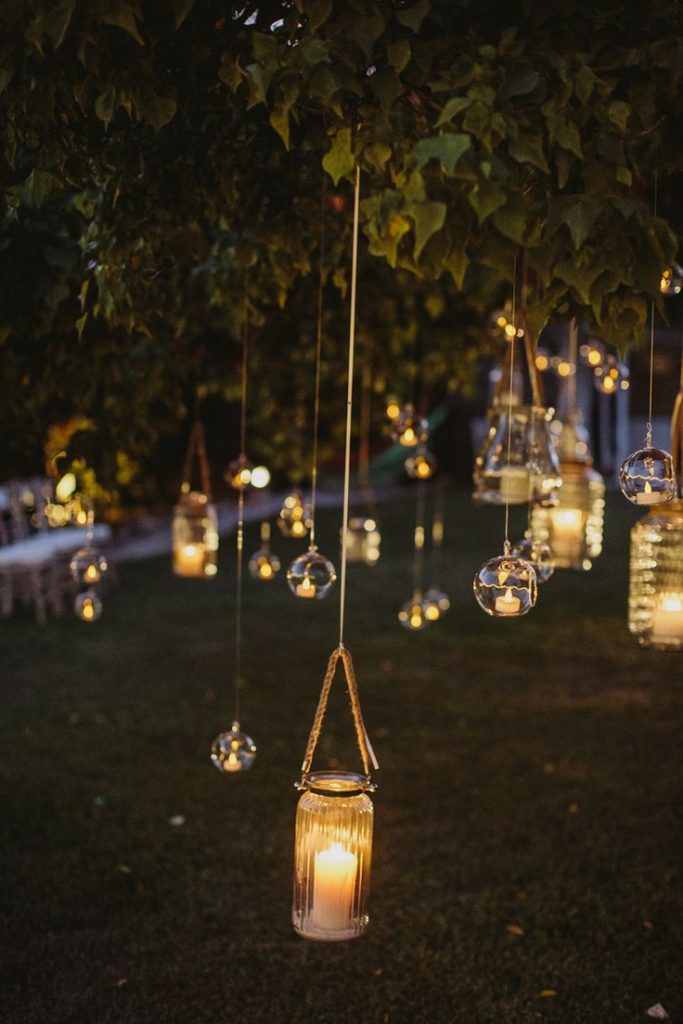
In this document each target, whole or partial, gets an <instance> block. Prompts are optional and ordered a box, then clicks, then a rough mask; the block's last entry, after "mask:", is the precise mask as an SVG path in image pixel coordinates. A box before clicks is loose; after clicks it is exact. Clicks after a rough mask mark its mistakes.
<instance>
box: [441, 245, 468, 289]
mask: <svg viewBox="0 0 683 1024" xmlns="http://www.w3.org/2000/svg"><path fill="white" fill-rule="evenodd" d="M469 265H470V261H469V257H468V255H467V251H466V250H465V248H464V247H463V248H458V247H454V248H453V249H451V251H450V253H449V254H448V256H447V257H446V259H445V260H444V267H445V269H446V270H447V271H448V272H449V273H450V275H451V277H452V278H453V280H454V281H455V286H456V288H458V289H462V286H463V284H464V281H465V274H466V273H467V268H468V266H469Z"/></svg>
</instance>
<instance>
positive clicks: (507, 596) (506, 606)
mask: <svg viewBox="0 0 683 1024" xmlns="http://www.w3.org/2000/svg"><path fill="white" fill-rule="evenodd" d="M520 607H521V601H520V600H519V598H518V597H515V596H514V594H513V593H512V590H511V589H510V587H508V588H507V589H506V591H505V593H504V594H503V596H502V597H497V598H496V611H497V612H498V614H499V615H518V614H519V609H520Z"/></svg>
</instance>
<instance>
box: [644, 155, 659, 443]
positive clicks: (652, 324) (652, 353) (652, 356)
mask: <svg viewBox="0 0 683 1024" xmlns="http://www.w3.org/2000/svg"><path fill="white" fill-rule="evenodd" d="M658 190H659V168H658V167H655V183H654V197H653V203H652V213H653V216H654V217H656V216H657V199H658ZM654 372H655V300H654V299H653V300H652V302H651V303H650V382H649V396H648V414H647V432H646V437H645V446H646V448H651V447H652V396H653V392H654Z"/></svg>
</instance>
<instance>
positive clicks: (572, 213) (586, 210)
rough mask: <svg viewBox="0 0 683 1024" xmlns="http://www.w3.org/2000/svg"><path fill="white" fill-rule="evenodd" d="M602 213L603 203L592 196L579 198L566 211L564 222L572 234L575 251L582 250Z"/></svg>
mask: <svg viewBox="0 0 683 1024" xmlns="http://www.w3.org/2000/svg"><path fill="white" fill-rule="evenodd" d="M601 211H602V203H601V202H600V200H599V199H593V198H592V197H591V196H579V197H577V198H576V199H575V201H574V202H573V203H572V204H571V205H569V206H568V207H567V209H566V210H565V211H564V215H563V217H562V220H563V221H564V223H565V224H566V225H567V227H568V228H569V231H570V232H571V236H572V241H573V243H574V248H575V249H580V248H581V246H582V245H583V243H584V242H585V241H586V239H587V238H588V235H589V234H590V232H591V229H592V227H593V225H594V224H595V221H596V220H597V218H598V216H599V215H600V213H601Z"/></svg>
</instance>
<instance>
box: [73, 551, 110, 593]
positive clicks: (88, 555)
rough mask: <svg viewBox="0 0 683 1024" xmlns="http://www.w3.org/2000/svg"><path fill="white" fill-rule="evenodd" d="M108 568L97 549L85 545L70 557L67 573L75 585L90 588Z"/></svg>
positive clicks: (103, 557)
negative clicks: (83, 585) (81, 584)
mask: <svg viewBox="0 0 683 1024" xmlns="http://www.w3.org/2000/svg"><path fill="white" fill-rule="evenodd" d="M108 568H109V566H108V564H107V559H106V558H105V556H104V555H103V554H102V552H101V551H98V550H97V548H93V547H90V546H89V545H87V546H86V547H84V548H79V550H78V551H77V552H76V553H75V554H74V555H72V557H71V561H70V562H69V571H70V572H71V575H72V576H73V578H74V581H75V582H76V583H85V584H86V585H87V586H92V585H93V584H95V583H99V582H100V580H101V579H102V577H103V576H104V575H105V573H106V572H107V569H108Z"/></svg>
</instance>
